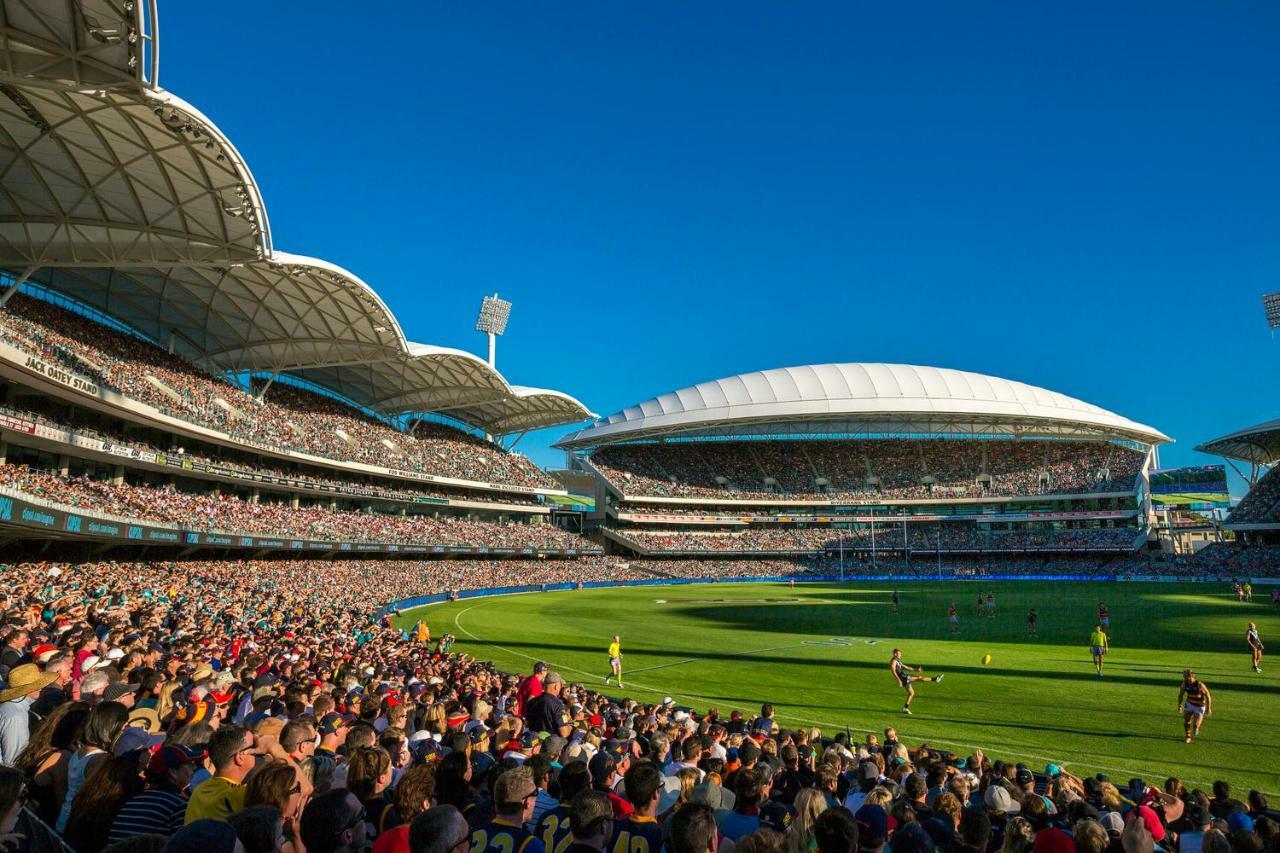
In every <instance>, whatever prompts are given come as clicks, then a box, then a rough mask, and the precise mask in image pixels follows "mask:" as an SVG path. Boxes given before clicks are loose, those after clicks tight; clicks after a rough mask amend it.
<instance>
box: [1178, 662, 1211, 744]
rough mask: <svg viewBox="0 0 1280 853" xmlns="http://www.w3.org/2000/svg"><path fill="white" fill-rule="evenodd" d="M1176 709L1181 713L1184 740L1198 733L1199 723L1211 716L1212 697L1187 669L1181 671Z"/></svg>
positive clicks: (1189, 739)
mask: <svg viewBox="0 0 1280 853" xmlns="http://www.w3.org/2000/svg"><path fill="white" fill-rule="evenodd" d="M1178 710H1179V711H1180V712H1181V713H1182V731H1183V734H1185V735H1186V742H1187V743H1191V738H1193V737H1195V736H1196V735H1198V734H1200V724H1201V723H1203V722H1204V718H1205V717H1210V716H1213V697H1212V696H1210V695H1209V688H1208V686H1206V685H1205V683H1204V682H1203V681H1201V680H1200V679H1198V678H1196V674H1195V673H1194V672H1192V671H1191V670H1189V669H1186V670H1183V671H1182V686H1181V687H1179V688H1178Z"/></svg>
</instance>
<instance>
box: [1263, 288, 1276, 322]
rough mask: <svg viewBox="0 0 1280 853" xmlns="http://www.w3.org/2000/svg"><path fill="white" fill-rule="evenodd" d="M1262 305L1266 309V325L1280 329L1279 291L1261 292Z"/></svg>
mask: <svg viewBox="0 0 1280 853" xmlns="http://www.w3.org/2000/svg"><path fill="white" fill-rule="evenodd" d="M1262 307H1263V308H1265V309H1266V311H1267V325H1268V326H1269V327H1271V328H1272V329H1280V293H1264V294H1262Z"/></svg>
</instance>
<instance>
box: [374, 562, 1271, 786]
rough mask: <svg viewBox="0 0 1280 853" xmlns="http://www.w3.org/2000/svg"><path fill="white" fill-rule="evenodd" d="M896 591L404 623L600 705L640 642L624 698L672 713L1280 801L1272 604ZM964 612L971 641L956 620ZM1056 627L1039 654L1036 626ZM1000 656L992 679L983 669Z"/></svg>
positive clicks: (450, 615) (627, 593) (654, 599)
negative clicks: (842, 733) (731, 716)
mask: <svg viewBox="0 0 1280 853" xmlns="http://www.w3.org/2000/svg"><path fill="white" fill-rule="evenodd" d="M979 588H982V589H987V588H994V590H995V592H996V602H997V605H998V607H997V611H998V613H997V616H996V618H994V619H987V618H980V617H978V616H976V615H975V607H974V604H975V596H976V594H977V592H978V590H979ZM891 592H892V587H891V586H890V585H889V584H886V583H856V582H853V583H847V584H829V583H823V584H797V585H796V586H795V587H794V588H791V587H788V586H787V585H785V584H760V583H757V584H701V585H696V586H669V587H641V588H624V589H607V590H585V591H573V592H553V593H543V594H531V595H513V596H500V597H494V598H480V599H470V600H464V601H459V602H455V603H449V604H441V605H436V606H432V607H427V608H420V609H418V610H415V611H411V612H408V613H406V614H403V615H402V617H401V618H400V620H399V623H400V624H405V625H411V624H412V623H413V621H414V620H415V619H417V618H418V617H419V616H422V617H423V618H425V619H426V620H427V621H428V624H429V625H430V626H431V629H432V633H433V635H438V634H439V633H441V632H444V631H450V632H452V633H453V634H455V635H456V636H457V638H458V644H457V646H456V647H455V650H456V651H462V652H466V653H468V654H472V655H474V656H476V657H478V658H481V659H484V660H492V661H494V662H495V663H496V664H497V665H499V666H500V667H502V668H504V669H509V670H514V671H519V672H527V671H529V668H530V665H531V661H533V660H546V661H548V662H550V663H551V664H552V666H553V668H555V669H557V670H559V671H560V672H561V673H562V674H563V675H565V677H566V680H569V681H580V682H582V683H584V684H587V685H589V686H592V687H594V688H597V689H599V688H601V686H602V682H603V676H604V675H605V674H606V671H607V661H606V658H605V653H604V650H605V646H606V644H607V643H608V641H609V637H610V636H611V635H612V634H614V633H618V634H620V635H621V636H622V647H623V654H624V658H623V663H624V668H625V669H624V677H625V681H626V689H625V690H624V691H619V690H618V689H617V687H616V686H614V687H613V688H610V689H608V690H605V692H607V693H609V694H610V695H621V694H625V695H627V696H632V697H635V698H638V699H645V700H653V699H655V698H660V697H661V696H662V695H664V694H666V695H670V696H672V697H674V698H675V699H676V700H677V701H678V702H681V703H684V704H688V705H690V706H692V707H694V708H696V709H698V710H705V709H706V708H707V707H708V706H712V705H714V706H716V707H718V708H720V709H721V711H722V712H727V711H728V710H730V709H733V708H741V709H743V710H751V709H755V708H758V705H759V703H760V702H762V701H768V702H773V703H774V705H775V706H776V707H777V709H778V715H779V717H780V718H782V719H783V722H784V723H791V724H807V725H816V726H819V727H821V728H822V729H823V730H824V733H827V734H832V733H834V732H835V731H838V730H843V729H844V728H845V727H846V726H847V727H848V728H849V729H850V730H851V731H853V732H855V733H861V732H866V731H879V730H881V729H883V728H884V726H886V725H893V726H896V727H897V729H898V731H899V733H900V734H901V735H902V736H903V737H904V739H905V740H906V741H907V742H908V743H911V744H918V743H920V742H921V741H926V740H927V741H930V742H932V743H935V744H938V745H940V746H944V747H946V748H950V749H954V750H955V751H957V752H966V751H968V750H971V749H972V748H974V747H982V748H984V749H986V750H987V751H988V753H989V754H992V755H994V756H996V757H1004V758H1013V759H1017V760H1022V761H1026V762H1027V763H1029V764H1032V765H1041V766H1042V765H1043V764H1044V763H1046V762H1047V761H1050V760H1052V761H1056V762H1058V763H1061V764H1064V765H1066V766H1068V767H1069V768H1071V769H1072V770H1073V771H1074V772H1076V773H1083V772H1095V771H1098V770H1105V771H1108V772H1110V773H1112V774H1113V778H1122V779H1123V780H1125V781H1127V780H1128V778H1129V777H1130V776H1143V777H1145V778H1147V779H1149V780H1152V779H1161V780H1162V779H1163V778H1164V777H1165V776H1168V775H1176V776H1178V777H1180V778H1182V779H1184V780H1186V781H1189V782H1192V783H1195V784H1198V785H1205V786H1207V785H1208V784H1209V783H1211V782H1212V781H1213V780H1215V779H1220V778H1225V779H1227V780H1228V781H1230V782H1232V784H1233V785H1238V786H1244V787H1245V788H1249V787H1254V788H1259V789H1261V790H1264V791H1267V792H1269V793H1273V794H1274V793H1277V792H1280V661H1277V662H1276V667H1274V668H1273V667H1271V666H1268V664H1269V663H1271V661H1269V660H1264V662H1263V672H1262V674H1256V673H1254V672H1253V671H1252V669H1251V667H1250V661H1249V657H1248V653H1247V650H1246V647H1245V643H1244V632H1245V628H1246V626H1247V624H1248V623H1249V622H1250V621H1254V622H1257V623H1258V628H1259V630H1260V631H1261V635H1262V639H1263V642H1264V643H1265V642H1267V641H1268V639H1272V638H1273V639H1275V642H1276V644H1277V645H1276V649H1277V651H1280V614H1277V613H1276V612H1275V611H1273V609H1272V608H1271V605H1270V603H1269V601H1263V599H1265V598H1268V594H1267V591H1266V590H1265V588H1263V589H1262V590H1260V594H1255V596H1254V601H1253V602H1252V603H1251V604H1245V603H1239V602H1236V601H1235V600H1234V598H1233V597H1232V596H1231V594H1230V591H1229V590H1228V589H1227V588H1226V585H1225V584H1224V585H1204V584H1154V583H1062V582H1008V583H996V584H991V583H988V584H984V585H981V587H980V585H979V584H976V583H971V582H954V581H953V582H933V583H930V582H910V583H903V584H902V585H901V586H900V587H899V592H900V594H901V597H902V607H901V612H900V613H899V614H898V615H897V616H895V615H893V614H892V612H891V606H890V603H889V601H890V594H891ZM1099 600H1103V601H1106V602H1107V604H1108V605H1109V606H1110V608H1111V613H1112V651H1111V654H1110V655H1109V656H1108V658H1107V664H1106V675H1105V677H1104V678H1102V679H1098V678H1096V676H1095V673H1094V670H1093V664H1092V662H1091V660H1090V658H1089V653H1088V650H1087V648H1086V643H1087V640H1088V635H1089V631H1090V630H1091V629H1092V627H1093V624H1094V616H1095V611H1096V607H1097V604H1098V601H1099ZM952 601H954V602H956V604H957V605H958V607H959V610H960V615H961V632H960V635H959V636H958V637H953V636H951V631H950V627H949V626H948V624H947V620H946V608H947V605H948V604H949V603H951V602H952ZM1031 606H1035V607H1036V608H1038V610H1039V613H1040V623H1039V634H1040V636H1039V638H1038V639H1029V638H1028V637H1027V633H1026V618H1025V617H1026V613H1027V610H1028V608H1029V607H1031ZM894 646H901V647H902V649H903V653H904V655H903V657H904V660H906V661H907V662H908V663H910V664H912V665H923V666H924V667H925V668H926V672H927V673H928V674H939V673H942V674H945V675H946V678H945V679H944V680H943V682H942V683H940V684H921V685H918V686H917V697H916V699H915V702H914V703H913V705H912V711H914V716H910V717H908V716H904V715H903V714H902V713H901V710H900V709H901V706H902V691H901V690H900V689H899V688H898V687H897V686H896V684H895V682H894V680H893V678H892V676H891V675H890V673H889V670H888V661H889V657H890V653H891V651H892V649H893V647H894ZM984 654H990V655H991V656H992V661H991V663H990V665H988V666H983V665H982V662H981V658H982V656H983V655H984ZM1188 666H1190V667H1193V668H1194V669H1195V670H1196V671H1197V673H1199V675H1200V677H1201V678H1202V679H1203V680H1204V682H1205V683H1206V684H1207V685H1208V686H1209V688H1210V689H1211V691H1212V693H1213V698H1214V714H1213V716H1211V717H1209V718H1208V719H1206V721H1205V724H1204V728H1203V730H1202V732H1201V735H1200V737H1199V738H1198V739H1197V740H1196V741H1195V742H1193V743H1191V744H1190V745H1188V744H1184V743H1183V742H1182V718H1181V715H1179V714H1178V713H1177V708H1176V703H1175V700H1176V697H1177V690H1178V686H1179V684H1180V682H1181V673H1182V670H1183V669H1184V668H1185V667H1188Z"/></svg>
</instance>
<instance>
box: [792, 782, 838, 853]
mask: <svg viewBox="0 0 1280 853" xmlns="http://www.w3.org/2000/svg"><path fill="white" fill-rule="evenodd" d="M795 809H796V816H795V819H794V820H792V821H791V826H789V827H787V831H786V832H785V833H784V834H783V843H784V844H785V845H786V846H785V849H786V851H787V853H811V851H813V850H814V849H816V848H817V846H818V842H817V839H815V838H814V835H813V826H814V824H816V823H817V822H818V816H819V815H820V814H822V813H823V812H825V811H826V810H827V798H826V797H825V796H823V793H822V792H821V791H819V790H818V789H817V788H805V789H803V790H802V791H801V792H800V793H799V794H796V802H795Z"/></svg>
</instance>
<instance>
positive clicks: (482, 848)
mask: <svg viewBox="0 0 1280 853" xmlns="http://www.w3.org/2000/svg"><path fill="white" fill-rule="evenodd" d="M546 850H547V848H546V847H544V846H543V844H542V839H540V838H538V836H536V835H534V834H533V833H532V832H530V831H529V830H527V829H525V828H524V827H523V826H512V825H511V824H508V823H498V822H497V821H496V820H491V821H489V822H488V823H486V824H485V825H484V826H482V827H480V828H479V829H477V830H476V831H475V832H473V833H471V849H470V850H469V851H468V853H546Z"/></svg>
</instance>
